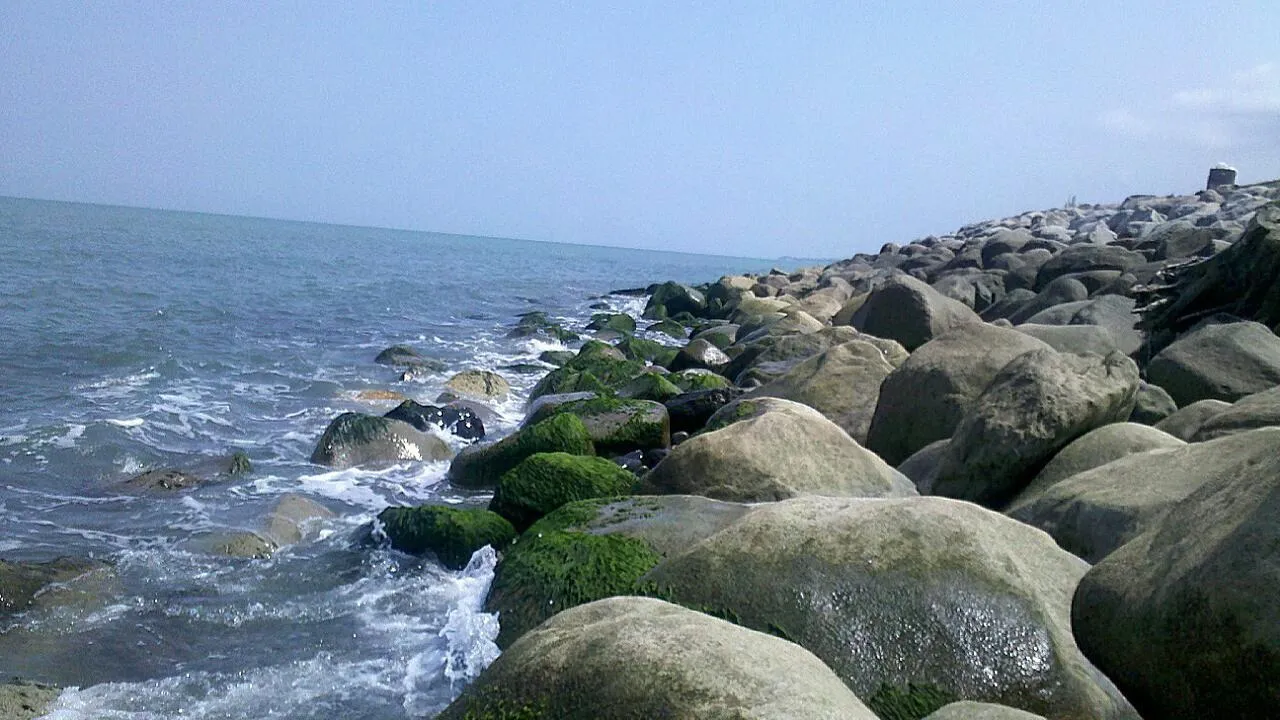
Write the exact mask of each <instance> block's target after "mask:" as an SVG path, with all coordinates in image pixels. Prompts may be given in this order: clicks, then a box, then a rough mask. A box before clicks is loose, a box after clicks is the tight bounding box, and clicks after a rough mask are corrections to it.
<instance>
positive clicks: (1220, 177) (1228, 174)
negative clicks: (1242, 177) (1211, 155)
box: [1205, 163, 1236, 190]
mask: <svg viewBox="0 0 1280 720" xmlns="http://www.w3.org/2000/svg"><path fill="white" fill-rule="evenodd" d="M1235 184H1236V169H1235V168H1233V167H1231V166H1230V165H1228V164H1226V163H1218V164H1217V165H1214V166H1213V167H1211V168H1209V182H1208V183H1206V184H1205V189H1207V190H1215V189H1217V188H1220V187H1222V186H1223V185H1235Z"/></svg>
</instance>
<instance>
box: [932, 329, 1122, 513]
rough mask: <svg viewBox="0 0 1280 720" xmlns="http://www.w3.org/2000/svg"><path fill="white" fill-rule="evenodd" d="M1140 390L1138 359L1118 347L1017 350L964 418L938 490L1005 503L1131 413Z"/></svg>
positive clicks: (941, 471) (978, 500)
mask: <svg viewBox="0 0 1280 720" xmlns="http://www.w3.org/2000/svg"><path fill="white" fill-rule="evenodd" d="M1137 392H1138V367H1137V365H1135V364H1134V363H1133V361H1132V360H1130V359H1129V358H1127V357H1125V356H1124V355H1121V354H1120V353H1112V354H1111V355H1108V356H1106V357H1101V356H1097V355H1069V354H1066V353H1059V352H1056V351H1053V350H1033V351H1031V352H1029V353H1024V354H1022V355H1019V356H1018V357H1016V358H1014V359H1013V361H1011V362H1010V363H1009V364H1008V365H1006V366H1005V367H1004V368H1002V369H1001V370H1000V372H999V373H998V374H997V375H996V377H995V378H994V379H993V380H992V381H991V384H990V385H988V386H987V388H986V390H984V391H983V393H982V395H980V396H979V397H978V399H977V400H976V401H974V404H973V407H972V408H971V409H970V410H969V412H968V413H967V414H966V415H965V417H964V419H963V420H961V421H960V425H959V426H958V427H957V428H956V431H955V434H953V435H952V436H951V443H950V445H949V446H948V448H947V456H946V458H944V460H943V462H942V466H941V467H940V468H939V470H938V478H937V480H936V481H935V482H934V484H933V492H934V493H936V494H938V495H945V496H947V497H953V498H959V499H961V500H970V501H972V502H976V503H979V504H982V505H986V506H988V507H1000V506H1001V505H1003V504H1004V503H1006V502H1008V501H1009V500H1011V499H1012V498H1013V497H1014V496H1015V495H1016V494H1017V493H1018V492H1020V491H1021V490H1022V489H1023V488H1024V487H1026V485H1027V484H1028V483H1029V482H1030V481H1031V479H1032V478H1033V477H1034V476H1035V473H1036V472H1037V471H1038V470H1039V468H1040V467H1041V466H1042V465H1043V464H1044V463H1045V462H1047V461H1048V460H1049V459H1050V458H1052V457H1053V456H1054V455H1055V454H1056V453H1057V452H1058V451H1059V450H1061V449H1062V448H1064V447H1066V446H1067V444H1069V443H1070V442H1071V441H1073V440H1075V439H1076V438H1078V437H1080V436H1081V435H1084V434H1085V433H1087V432H1089V431H1090V430H1093V429H1094V428H1098V427H1102V426H1103V425H1106V424H1108V423H1113V422H1121V421H1123V420H1125V419H1126V418H1128V417H1129V414H1130V413H1131V412H1133V404H1134V398H1135V396H1136V395H1137Z"/></svg>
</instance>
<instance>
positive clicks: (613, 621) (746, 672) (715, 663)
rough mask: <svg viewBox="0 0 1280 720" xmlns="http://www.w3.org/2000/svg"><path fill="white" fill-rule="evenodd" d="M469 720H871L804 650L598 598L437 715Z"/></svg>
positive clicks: (638, 601) (541, 630)
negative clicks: (509, 719)
mask: <svg viewBox="0 0 1280 720" xmlns="http://www.w3.org/2000/svg"><path fill="white" fill-rule="evenodd" d="M513 708H521V710H519V711H518V712H519V713H520V715H518V716H517V715H515V714H512V713H513V710H512V709H513ZM479 717H484V718H498V717H512V718H515V717H527V718H535V717H546V718H559V719H563V720H622V719H623V718H628V719H629V718H673V719H674V718H680V719H686V720H694V718H737V719H740V720H795V719H797V718H805V719H806V720H876V716H875V715H874V714H873V713H872V712H871V711H870V710H868V709H867V708H866V706H864V705H863V704H862V702H861V701H859V700H858V698H857V697H855V696H854V694H853V693H852V692H850V691H849V690H848V688H846V687H844V686H843V685H842V684H841V683H840V680H839V678H837V677H836V676H835V674H834V673H832V672H831V670H830V669H829V668H827V667H826V666H825V665H823V664H822V662H821V661H820V660H818V659H817V658H816V657H814V656H813V655H812V654H811V653H809V652H807V651H805V650H804V649H803V648H800V647H798V646H796V645H793V644H791V643H789V642H787V641H785V640H782V639H779V638H776V637H772V636H770V635H766V634H764V633H759V632H755V631H752V630H748V629H746V628H743V627H739V626H737V625H734V624H732V623H729V622H726V621H724V620H718V619H716V618H713V617H710V616H708V615H705V614H703V613H700V612H696V611H694V610H688V609H686V608H683V607H680V606H678V605H672V604H670V603H666V602H663V601H661V600H654V599H650V598H638V597H619V598H611V599H607V600H600V601H597V602H593V603H590V604H587V605H582V606H579V607H576V608H573V609H571V610H568V611H566V612H563V613H561V614H560V615H558V616H556V617H555V618H552V619H551V620H549V621H547V622H546V623H545V624H543V625H541V626H539V627H538V628H537V629H536V630H533V631H532V632H530V633H528V634H527V635H525V636H524V637H523V638H521V639H520V641H519V642H517V643H516V644H515V645H513V646H512V647H511V648H510V649H509V650H507V652H505V653H503V654H502V656H501V657H499V658H498V659H497V661H495V662H494V664H493V665H491V666H489V668H488V669H486V670H485V671H484V672H483V673H481V675H480V677H479V678H478V679H477V680H476V682H475V683H474V684H472V685H471V686H470V687H468V688H467V689H466V690H465V691H463V694H462V695H461V696H460V697H459V698H458V699H457V700H455V701H454V702H453V703H452V704H451V705H450V706H449V707H448V708H446V709H445V711H444V712H443V713H442V714H441V715H440V718H441V720H466V719H469V718H479Z"/></svg>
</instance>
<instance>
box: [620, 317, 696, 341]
mask: <svg viewBox="0 0 1280 720" xmlns="http://www.w3.org/2000/svg"><path fill="white" fill-rule="evenodd" d="M633 322H634V321H633ZM645 332H651V333H661V334H663V335H666V336H667V337H670V338H675V339H676V340H684V339H685V338H687V337H689V331H688V330H686V329H685V327H684V326H683V325H681V324H680V323H678V322H675V321H674V320H659V321H658V322H656V323H653V324H651V325H649V326H648V327H646V328H645Z"/></svg>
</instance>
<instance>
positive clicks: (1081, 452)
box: [1011, 422, 1186, 507]
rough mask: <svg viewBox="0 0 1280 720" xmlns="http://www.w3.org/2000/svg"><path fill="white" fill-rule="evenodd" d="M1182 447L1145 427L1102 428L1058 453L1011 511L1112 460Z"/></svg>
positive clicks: (1121, 424)
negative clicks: (1058, 483) (1050, 488)
mask: <svg viewBox="0 0 1280 720" xmlns="http://www.w3.org/2000/svg"><path fill="white" fill-rule="evenodd" d="M1184 445H1186V442H1184V441H1182V440H1179V439H1178V438H1176V437H1174V436H1172V435H1170V434H1168V433H1165V432H1161V431H1159V430H1157V429H1155V428H1153V427H1148V426H1146V425H1138V424H1136V423H1129V422H1115V423H1111V424H1110V425H1103V426H1102V427H1100V428H1098V429H1097V430H1091V431H1089V432H1087V433H1085V434H1084V435H1081V436H1080V437H1079V438H1078V439H1076V440H1074V441H1072V443H1071V444H1070V445H1067V446H1066V447H1064V448H1062V450H1059V451H1058V453H1057V454H1056V455H1054V456H1053V459H1052V460H1050V461H1049V463H1048V464H1047V465H1045V466H1044V469H1043V470H1041V471H1040V472H1039V473H1038V474H1037V475H1036V477H1035V479H1034V480H1032V481H1031V482H1030V483H1029V484H1028V485H1027V487H1026V488H1025V489H1024V490H1023V491H1022V492H1021V493H1019V494H1018V497H1017V499H1016V500H1015V501H1014V502H1013V504H1012V505H1011V507H1016V506H1018V505H1020V504H1024V503H1026V502H1028V501H1030V500H1033V499H1035V498H1036V497H1037V496H1039V495H1040V493H1042V492H1044V490H1045V489H1047V488H1049V487H1050V486H1052V485H1053V484H1055V483H1057V482H1059V481H1060V480H1065V479H1066V478H1069V477H1071V476H1073V475H1077V474H1079V473H1082V472H1084V471H1086V470H1092V469H1093V468H1096V467H1101V466H1102V465H1106V464H1107V463H1109V462H1111V461H1112V460H1119V459H1120V458H1122V457H1127V456H1129V455H1134V454H1137V453H1143V452H1146V451H1148V450H1160V449H1165V448H1179V447H1182V446H1184Z"/></svg>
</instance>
